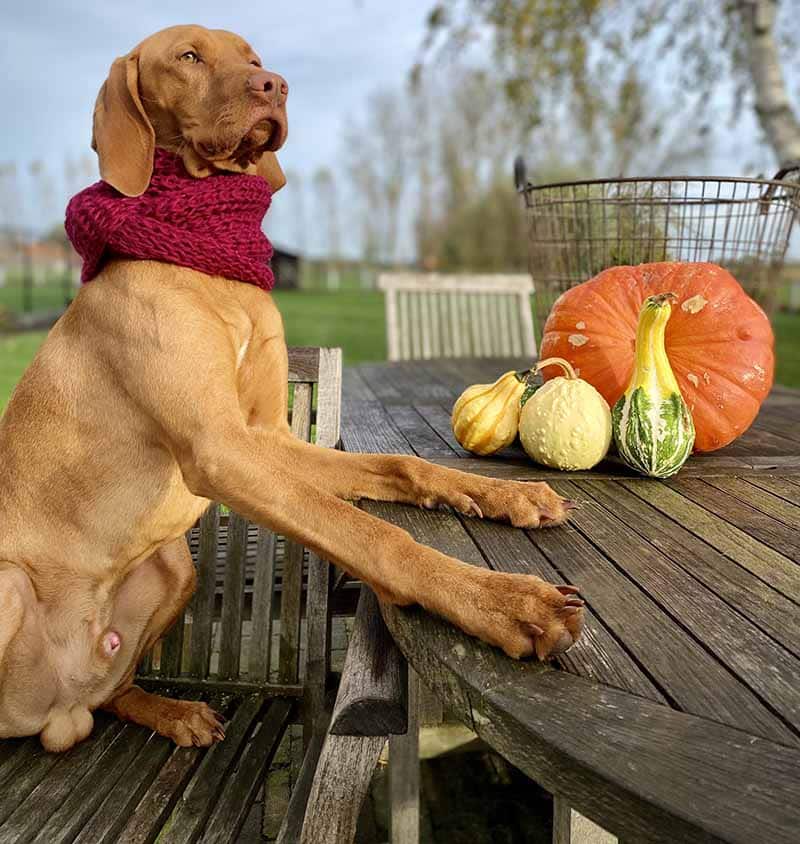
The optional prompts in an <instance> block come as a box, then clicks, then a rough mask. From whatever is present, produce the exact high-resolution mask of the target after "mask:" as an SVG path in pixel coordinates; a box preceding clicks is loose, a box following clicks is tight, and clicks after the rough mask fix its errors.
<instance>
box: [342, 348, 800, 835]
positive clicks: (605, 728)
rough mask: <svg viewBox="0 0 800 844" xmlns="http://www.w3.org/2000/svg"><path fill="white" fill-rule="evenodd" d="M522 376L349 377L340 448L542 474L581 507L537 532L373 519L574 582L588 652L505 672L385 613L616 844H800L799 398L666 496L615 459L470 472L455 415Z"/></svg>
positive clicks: (414, 518)
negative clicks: (587, 465) (592, 465)
mask: <svg viewBox="0 0 800 844" xmlns="http://www.w3.org/2000/svg"><path fill="white" fill-rule="evenodd" d="M512 368H515V369H520V368H524V362H521V361H516V360H514V361H498V360H493V361H473V360H459V361H452V360H451V361H416V362H413V363H410V362H409V363H395V364H376V365H362V366H359V367H357V368H353V369H349V370H347V371H346V373H345V383H344V409H343V417H344V421H343V444H344V447H345V448H346V449H347V450H350V451H370V452H385V453H406V454H418V455H420V456H421V457H425V458H428V459H430V460H433V461H435V462H437V463H440V464H443V465H447V466H453V467H457V468H460V469H464V470H466V471H469V472H476V473H480V474H485V475H490V476H492V477H497V478H513V479H516V480H534V479H536V480H540V479H546V480H548V481H549V482H551V483H552V485H553V487H554V488H555V489H556V490H557V491H558V492H559V493H561V494H562V495H565V496H568V497H569V498H573V499H579V500H580V501H581V502H583V506H582V508H581V509H580V510H578V511H577V512H576V513H575V514H574V517H573V518H572V519H571V522H570V524H569V525H568V526H565V527H561V528H556V529H552V530H543V531H527V530H519V529H515V528H512V527H510V526H507V525H501V524H497V523H494V522H489V521H480V520H477V519H468V518H462V517H461V516H457V515H455V514H452V513H449V512H444V511H439V512H428V511H425V510H419V509H416V508H411V507H403V506H399V505H389V504H376V503H369V504H365V505H364V506H365V507H366V508H368V509H369V510H370V511H371V512H373V513H375V514H377V515H380V516H381V517H383V518H385V519H388V520H390V521H392V522H394V523H395V524H398V525H400V526H402V527H403V528H405V529H407V530H408V531H410V533H411V534H412V535H413V536H414V537H415V538H416V539H418V540H419V541H421V542H425V543H427V544H429V545H432V546H435V547H436V548H438V549H439V550H441V551H443V552H445V553H448V554H451V555H453V556H457V557H459V558H461V559H463V560H466V561H468V562H470V563H473V564H475V565H478V566H484V567H491V568H493V569H497V570H499V571H508V572H531V573H534V574H537V575H539V576H541V577H543V578H545V579H547V580H552V581H555V582H568V583H574V584H576V585H578V586H580V589H581V595H582V597H583V598H585V599H586V602H587V619H586V628H585V632H584V635H583V638H582V639H581V641H580V642H579V643H578V644H577V645H576V646H574V647H573V648H572V649H571V650H570V651H569V652H568V653H567V654H566V655H564V656H563V657H562V658H560V659H559V660H557V661H556V662H554V663H551V664H548V665H541V664H538V663H534V662H515V661H513V660H511V659H508V658H506V657H505V656H504V655H503V654H502V653H501V652H500V651H498V650H496V649H494V648H491V647H489V646H486V645H484V644H482V643H480V642H478V641H476V640H475V639H472V638H470V637H469V636H466V635H465V634H462V633H461V632H460V631H458V630H456V629H455V628H454V627H452V626H451V625H449V624H447V623H445V622H444V621H442V620H440V619H437V618H434V617H432V616H430V615H428V614H427V613H425V612H424V611H423V610H421V609H420V608H411V609H407V610H399V609H396V608H391V607H385V608H384V615H385V618H386V621H387V623H388V625H389V628H390V630H391V632H392V634H393V635H394V637H395V639H396V641H397V642H398V644H399V646H400V648H401V649H402V650H403V652H404V653H405V655H406V657H407V659H408V660H409V662H410V663H411V664H412V665H413V666H414V667H415V669H416V670H417V671H418V672H419V673H420V674H421V676H422V677H423V679H424V680H425V682H426V683H427V684H428V685H429V686H430V687H431V688H432V689H434V690H435V691H436V692H437V694H438V695H439V696H440V697H441V698H442V699H443V700H444V701H445V702H446V703H447V704H448V705H449V706H450V707H452V708H453V709H454V710H455V711H456V712H457V713H458V715H459V717H461V718H462V719H463V720H464V721H465V723H467V724H468V725H470V726H471V727H473V728H474V729H475V731H476V732H477V733H478V734H479V735H480V736H481V737H482V738H483V739H484V740H486V741H487V742H488V743H489V744H490V745H491V746H492V747H494V748H495V749H496V750H497V751H498V752H499V753H501V754H502V755H503V756H504V757H506V758H507V759H508V760H509V761H510V762H512V763H513V764H514V765H516V766H517V767H519V768H520V769H522V770H523V771H525V772H526V773H527V774H528V775H530V776H531V777H532V778H533V779H535V780H536V781H537V782H539V783H541V784H542V785H543V786H544V787H545V788H547V789H548V790H549V791H551V792H552V793H554V794H555V795H557V796H558V797H559V798H560V799H561V801H564V802H568V804H569V805H571V806H573V807H574V808H575V809H577V810H578V811H580V812H581V813H582V814H584V815H586V816H588V817H590V818H592V819H593V820H594V821H596V822H597V823H599V824H600V825H602V826H603V827H604V828H606V829H607V830H609V831H611V832H613V833H615V834H617V835H618V836H619V837H620V839H621V840H623V841H625V842H628V844H630V842H637V844H638V842H642V841H664V842H670V844H672V843H673V842H679V841H704V842H705V841H730V842H742V844H762V842H763V844H766V843H767V842H769V844H777V842H786V844H797V842H800V565H799V564H798V563H799V561H800V530H799V529H798V528H800V393H799V392H796V391H790V390H786V389H782V388H776V389H775V390H774V392H773V394H772V396H771V397H770V398H769V400H768V401H767V402H766V404H765V406H764V408H763V409H762V412H761V415H760V416H759V418H758V420H757V422H756V424H755V425H754V426H753V428H752V429H751V430H750V431H748V432H747V433H746V434H745V435H744V436H743V437H742V438H741V439H740V440H738V441H737V442H736V443H735V444H733V445H732V446H730V447H728V448H726V449H724V450H722V451H719V452H716V453H713V454H708V455H700V456H697V457H693V458H691V459H690V461H689V462H688V463H687V464H686V466H684V468H683V469H682V471H681V473H680V475H679V476H678V477H677V478H676V479H673V480H670V481H668V482H662V481H653V480H645V479H642V478H639V477H637V476H635V475H634V474H632V473H630V472H629V471H627V470H626V469H625V468H624V467H623V466H622V465H621V464H619V463H618V462H616V461H615V460H609V461H606V462H605V463H603V464H602V465H601V466H600V467H598V469H596V470H593V471H592V472H579V473H570V474H565V473H560V472H555V471H550V470H547V469H543V468H540V467H537V466H536V465H534V464H532V463H531V462H530V461H528V460H527V459H525V457H524V455H523V454H522V452H521V451H520V450H519V449H518V448H512V449H509V450H508V451H507V452H504V453H502V454H501V455H500V456H498V457H495V458H476V457H472V456H470V455H468V454H467V453H466V452H464V451H463V450H462V449H461V448H460V447H459V446H458V444H457V443H456V442H455V440H454V438H453V435H452V433H451V429H450V416H449V413H450V408H451V406H452V403H453V400H454V399H455V397H456V396H457V395H458V394H459V393H460V392H461V390H462V389H463V388H464V387H465V386H466V385H467V384H472V383H478V382H490V381H492V380H494V378H495V377H496V376H497V375H499V374H500V373H501V372H504V371H506V370H508V369H512Z"/></svg>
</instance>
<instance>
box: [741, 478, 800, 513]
mask: <svg viewBox="0 0 800 844" xmlns="http://www.w3.org/2000/svg"><path fill="white" fill-rule="evenodd" d="M745 480H746V482H747V483H748V484H750V485H751V486H754V487H758V489H761V490H764V491H765V492H768V493H770V494H772V495H775V496H777V497H779V498H781V499H783V500H784V501H788V502H789V503H790V504H794V506H795V507H800V486H799V485H798V484H795V483H792V481H791V480H790V479H789V478H776V477H775V476H774V475H769V476H767V477H753V476H752V475H748V477H747V478H746V479H745Z"/></svg>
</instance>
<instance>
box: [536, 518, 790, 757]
mask: <svg viewBox="0 0 800 844" xmlns="http://www.w3.org/2000/svg"><path fill="white" fill-rule="evenodd" d="M580 512H583V511H580ZM575 521H576V523H577V519H575ZM530 536H531V539H532V540H533V542H534V544H535V545H536V546H537V547H538V548H539V549H540V550H542V551H543V552H544V554H545V556H547V558H548V559H549V560H550V562H551V564H552V565H553V566H554V567H555V568H556V569H557V570H558V571H560V572H561V573H562V574H563V575H564V577H566V578H567V579H568V580H569V582H571V583H574V584H575V585H576V586H578V587H579V588H580V590H581V595H582V596H583V597H584V598H585V599H586V601H587V602H588V604H589V605H590V606H591V607H592V609H593V610H594V611H595V612H597V613H598V615H599V616H600V617H601V618H602V620H603V622H604V623H605V624H606V626H607V627H608V628H609V629H610V630H611V631H612V632H613V633H614V635H615V636H616V637H617V638H619V639H620V640H621V641H622V642H624V644H625V648H626V649H627V650H628V651H629V652H630V653H631V654H632V655H633V656H634V658H635V659H636V660H637V661H638V662H639V663H640V664H641V665H642V666H643V667H644V668H645V669H646V671H647V673H648V675H649V676H650V677H651V678H652V680H653V681H654V682H655V683H656V684H657V685H658V686H659V687H660V688H661V689H662V690H663V691H664V692H665V693H666V694H667V695H668V696H669V698H670V699H671V701H672V702H673V703H674V705H676V706H678V707H680V708H681V709H683V710H685V711H686V712H692V713H695V714H698V715H706V716H709V717H713V718H715V719H716V720H719V721H720V722H722V723H729V724H739V725H740V726H741V727H742V729H748V730H750V731H752V732H754V733H755V734H757V735H767V736H772V737H775V738H776V739H777V740H779V741H783V742H787V741H788V742H793V741H794V740H795V736H794V733H792V732H791V731H790V730H789V729H788V728H787V727H786V726H784V724H783V722H782V721H781V720H780V719H779V718H777V717H776V716H774V715H772V713H771V712H770V711H769V710H768V709H767V707H766V706H765V705H764V704H763V703H762V702H761V701H760V700H759V699H758V698H757V697H756V696H755V695H754V694H753V693H752V692H750V691H749V690H748V689H747V688H746V687H744V686H743V685H742V684H741V683H740V682H739V681H738V680H737V679H736V678H735V677H734V676H733V675H732V674H731V673H730V672H729V671H728V670H727V669H726V668H724V667H723V666H722V665H720V663H719V662H718V661H717V660H716V659H715V658H714V657H713V656H712V655H711V654H709V653H708V651H707V650H706V649H705V648H704V647H703V646H702V645H701V644H700V643H698V642H697V641H696V640H695V639H694V638H693V637H692V636H691V635H690V634H689V633H688V632H687V631H686V630H685V629H684V628H683V627H682V626H680V625H678V624H676V623H675V621H674V620H673V619H672V617H670V616H669V615H667V614H666V613H665V612H664V610H663V609H662V608H661V607H660V606H659V605H658V604H657V603H656V602H655V601H654V600H653V599H652V598H651V597H650V596H649V595H648V594H646V593H645V592H643V591H642V590H641V589H640V587H638V586H637V585H635V584H634V583H633V582H632V581H631V580H630V579H629V578H628V577H627V576H626V575H625V574H623V573H622V572H621V571H620V570H619V569H618V568H617V567H616V566H615V565H614V564H613V563H612V562H611V561H610V560H609V559H608V558H607V557H606V556H604V555H603V554H601V553H600V552H599V551H598V550H597V549H596V548H595V546H594V545H593V544H592V543H591V542H590V541H588V540H587V539H586V538H585V537H584V536H583V535H582V534H581V533H579V532H578V530H577V529H576V527H574V526H572V527H563V528H561V529H560V530H558V531H554V530H543V531H537V532H531V533H530ZM618 544H619V545H622V544H623V543H619V542H618ZM698 677H703V682H702V683H699V682H698V679H697V678H698Z"/></svg>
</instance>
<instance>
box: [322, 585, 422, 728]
mask: <svg viewBox="0 0 800 844" xmlns="http://www.w3.org/2000/svg"><path fill="white" fill-rule="evenodd" d="M405 687H406V671H405V660H404V659H403V657H402V655H401V654H400V652H399V651H398V650H397V647H396V646H395V644H394V642H393V641H392V637H391V636H390V635H389V631H388V630H387V629H386V625H385V624H384V622H383V618H382V616H381V614H380V608H379V606H378V599H377V598H376V597H375V593H374V592H373V591H372V590H371V589H370V588H369V587H368V586H362V587H361V597H360V599H359V602H358V611H357V612H356V618H355V623H354V625H353V634H352V636H351V637H350V643H349V645H348V648H347V656H346V657H345V663H344V668H343V670H342V681H341V683H340V685H339V693H338V695H337V697H336V706H335V707H334V711H333V716H332V718H331V723H330V732H331V733H332V734H333V735H351V736H353V735H357V736H386V735H389V734H390V733H394V734H397V733H403V732H405V730H406V721H407V709H408V704H407V701H406V688H405Z"/></svg>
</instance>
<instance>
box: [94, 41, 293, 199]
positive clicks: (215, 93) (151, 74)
mask: <svg viewBox="0 0 800 844" xmlns="http://www.w3.org/2000/svg"><path fill="white" fill-rule="evenodd" d="M288 93H289V88H288V85H287V84H286V81H285V80H284V79H283V78H282V77H281V76H278V74H276V73H270V72H269V71H266V70H264V69H263V68H262V67H261V60H260V59H259V57H258V56H257V55H256V53H255V52H254V51H253V49H252V47H250V45H249V44H248V43H247V42H246V41H245V40H244V39H243V38H240V37H239V36H238V35H234V34H233V33H232V32H225V31H224V30H220V29H213V30H211V29H205V28H204V27H202V26H173V27H170V28H169V29H164V30H162V31H161V32H157V33H156V34H155V35H151V36H150V37H149V38H146V39H145V40H144V41H142V43H141V44H139V46H138V47H135V48H134V49H133V50H131V52H130V53H128V55H127V56H123V57H122V58H119V59H117V60H116V61H115V62H114V63H113V64H112V65H111V70H110V72H109V75H108V79H107V80H106V81H105V82H104V83H103V86H102V88H101V89H100V93H99V95H98V97H97V103H96V105H95V110H94V127H93V129H94V130H93V136H92V147H93V148H94V149H95V150H96V151H97V155H98V158H99V159H100V175H101V176H102V178H103V180H104V181H106V182H108V183H109V184H110V185H113V186H114V187H115V188H116V189H117V190H118V191H120V193H123V194H125V195H126V196H139V195H140V194H142V193H144V191H145V190H146V189H147V186H148V184H149V183H150V177H151V176H152V171H153V155H154V150H155V147H156V146H158V147H162V148H164V149H167V150H170V151H172V152H176V153H177V154H179V155H180V156H181V157H182V158H183V162H184V164H185V165H186V169H187V170H188V171H189V173H191V174H192V175H193V176H196V177H198V178H202V177H203V176H208V175H210V174H211V173H214V172H216V171H219V170H228V171H233V172H248V173H258V174H259V175H261V176H263V177H264V178H265V179H266V180H267V181H268V182H269V183H270V185H271V187H272V189H273V190H278V189H279V188H281V187H283V185H284V184H285V181H286V179H285V177H284V175H283V172H282V170H281V168H280V165H279V164H278V160H277V158H276V157H275V150H277V149H280V147H281V146H283V143H284V142H285V140H286V134H287V120H286V98H287V96H288Z"/></svg>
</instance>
